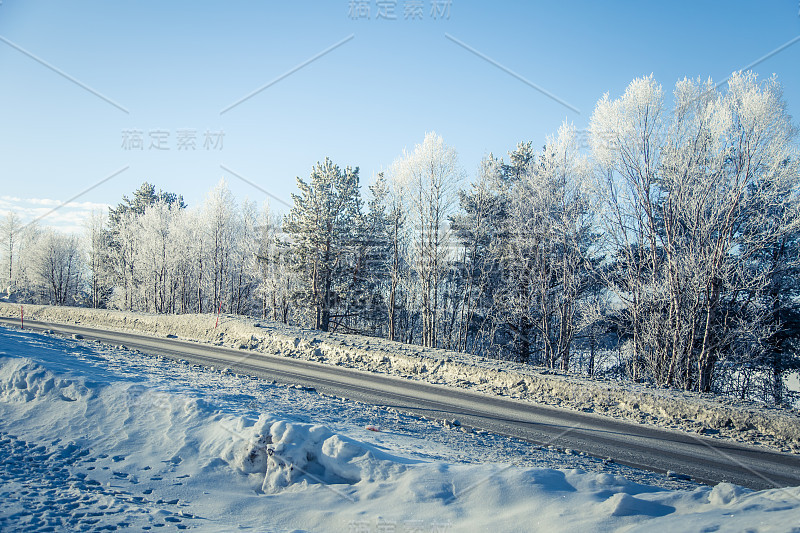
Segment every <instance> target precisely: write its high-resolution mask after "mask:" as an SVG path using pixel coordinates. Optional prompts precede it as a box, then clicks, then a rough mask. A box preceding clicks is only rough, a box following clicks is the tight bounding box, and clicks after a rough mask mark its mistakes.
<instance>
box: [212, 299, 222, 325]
mask: <svg viewBox="0 0 800 533" xmlns="http://www.w3.org/2000/svg"><path fill="white" fill-rule="evenodd" d="M221 312H222V302H221V301H220V302H219V307H218V308H217V323H216V324H214V329H217V326H219V314H220V313H221Z"/></svg>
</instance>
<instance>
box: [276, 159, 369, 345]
mask: <svg viewBox="0 0 800 533" xmlns="http://www.w3.org/2000/svg"><path fill="white" fill-rule="evenodd" d="M297 187H298V189H300V194H293V195H292V198H293V200H294V207H293V208H292V210H291V212H290V213H289V214H288V215H287V217H286V219H285V221H284V226H283V229H284V231H285V232H286V233H288V234H289V235H290V236H291V237H292V240H291V245H290V246H291V256H292V263H293V265H292V266H293V268H294V270H295V271H297V272H298V273H299V275H300V277H301V279H302V280H303V281H302V284H303V287H302V291H301V292H300V293H299V294H297V299H298V301H299V302H300V303H301V304H302V305H305V306H306V308H307V309H309V310H310V312H311V315H312V316H311V322H312V323H313V327H314V328H315V329H320V330H322V331H328V330H329V328H330V327H331V320H332V319H336V318H341V317H334V316H333V314H332V313H333V310H334V309H335V308H336V307H337V306H339V305H340V304H341V302H342V301H345V302H346V301H347V298H348V296H349V295H347V294H343V291H344V290H346V288H347V287H348V286H352V285H351V283H350V279H349V278H351V277H352V275H353V272H354V264H355V261H354V252H355V245H356V241H357V230H358V227H359V221H360V218H361V216H362V214H361V199H360V193H359V189H358V168H355V169H353V168H350V167H347V168H345V169H344V171H342V170H341V169H340V168H339V167H338V166H337V165H335V164H334V163H333V162H332V161H331V160H330V159H328V158H325V161H324V162H323V163H317V165H316V166H315V167H314V168H313V170H312V172H311V178H310V181H309V183H306V182H305V181H303V180H302V179H300V178H299V177H298V178H297Z"/></svg>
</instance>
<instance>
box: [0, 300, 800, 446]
mask: <svg viewBox="0 0 800 533" xmlns="http://www.w3.org/2000/svg"><path fill="white" fill-rule="evenodd" d="M25 314H26V317H29V318H30V319H32V320H39V321H44V322H53V323H73V324H82V325H86V326H95V327H108V328H113V329H117V330H123V331H133V332H138V333H147V334H150V335H155V336H177V337H180V338H183V339H187V340H194V341H198V342H207V343H213V344H217V345H225V346H229V347H233V348H238V349H247V350H255V351H259V352H263V353H267V354H274V355H281V356H287V357H296V358H301V359H306V360H312V361H317V362H322V363H326V364H333V365H339V366H346V367H351V368H356V369H359V370H367V371H372V372H382V373H386V374H392V375H396V376H402V377H407V378H411V379H418V380H424V381H429V382H432V383H439V384H446V385H450V386H457V387H463V388H469V389H473V390H476V391H480V392H484V393H488V394H496V395H501V396H508V397H511V398H515V399H521V400H527V401H532V402H537V403H541V404H546V405H552V406H557V407H563V408H568V409H574V410H582V411H589V412H594V413H597V414H602V415H606V416H611V417H615V418H622V419H627V420H632V421H636V422H640V423H649V424H655V425H659V426H662V427H668V428H673V429H681V430H684V431H691V432H698V433H701V434H706V435H708V436H713V437H721V438H729V439H733V440H736V441H741V442H747V443H749V444H761V445H766V446H770V447H773V448H775V449H778V450H781V451H784V452H794V453H800V414H798V413H797V412H796V411H791V410H785V409H775V408H769V407H766V406H763V405H759V404H755V403H753V402H744V401H737V400H735V399H732V398H727V397H725V398H720V397H713V396H708V395H698V394H696V393H689V392H680V391H673V390H664V389H654V388H651V387H646V386H642V385H637V384H633V383H616V382H611V381H602V380H590V379H585V378H581V377H578V376H571V375H563V374H558V373H554V372H552V371H547V370H544V369H541V368H537V367H531V366H528V365H521V364H516V363H511V362H507V361H497V360H492V359H485V358H479V357H474V356H471V355H468V354H461V353H456V352H448V351H445V350H438V349H430V348H422V347H419V346H412V345H406V344H402V343H397V342H390V341H386V340H382V339H376V338H369V337H359V336H354V335H343V334H334V333H323V332H319V331H313V330H305V329H302V328H296V327H289V326H285V325H283V324H278V323H274V322H269V321H259V322H255V321H253V320H252V319H247V318H242V317H234V316H223V317H222V318H221V319H220V323H219V326H218V327H216V328H215V323H216V316H215V315H153V314H147V313H132V312H122V311H109V310H97V309H81V308H72V307H52V306H34V305H26V306H25ZM0 316H6V317H19V307H17V306H15V305H10V304H4V303H0Z"/></svg>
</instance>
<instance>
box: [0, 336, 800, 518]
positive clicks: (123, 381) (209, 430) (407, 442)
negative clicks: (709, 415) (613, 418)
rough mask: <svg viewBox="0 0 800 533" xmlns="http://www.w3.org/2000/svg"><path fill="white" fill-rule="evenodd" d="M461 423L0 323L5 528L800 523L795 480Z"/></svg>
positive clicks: (0, 481) (0, 510) (0, 499)
mask: <svg viewBox="0 0 800 533" xmlns="http://www.w3.org/2000/svg"><path fill="white" fill-rule="evenodd" d="M367 426H372V427H373V430H369V429H367ZM374 429H378V430H379V431H374ZM462 430H463V428H459V427H458V426H456V425H454V424H452V423H451V424H449V427H447V428H446V427H443V426H442V425H441V424H438V423H435V422H433V421H425V420H422V419H420V418H415V417H411V416H407V415H402V414H400V413H397V412H396V411H392V410H391V409H386V408H377V407H374V406H366V405H362V404H358V403H354V402H347V401H343V400H341V399H338V398H333V397H328V396H323V395H320V394H318V393H316V392H313V391H308V390H302V389H297V388H292V387H286V386H281V385H278V384H274V383H270V382H265V381H264V380H259V379H251V378H248V377H245V376H237V375H233V374H231V373H223V372H219V371H211V370H209V369H204V368H200V367H197V366H192V365H189V364H182V363H179V362H173V361H168V360H163V359H160V358H156V357H151V356H146V355H142V354H138V353H135V352H131V351H129V350H124V349H119V348H113V347H108V346H104V345H101V344H97V343H91V342H87V341H83V340H77V339H64V338H59V337H55V336H49V335H42V334H36V333H32V332H24V331H22V332H21V331H18V330H16V331H15V330H10V329H6V328H0V454H1V455H0V456H2V457H3V461H2V464H1V465H0V530H3V531H5V530H10V531H13V530H25V531H61V530H74V531H99V530H109V531H110V530H115V529H132V530H161V529H164V530H177V529H192V530H198V531H221V530H222V531H231V530H239V529H242V530H254V531H365V532H366V531H485V530H490V529H491V530H495V531H520V530H524V531H529V530H543V531H545V530H546V531H576V530H578V531H579V530H586V531H610V530H623V531H640V530H645V529H647V530H648V531H653V530H670V531H700V530H706V531H711V530H716V531H741V530H746V529H751V530H753V531H792V530H795V531H796V530H797V525H798V524H800V488H788V489H774V490H769V491H762V492H752V491H749V490H747V489H744V488H741V487H737V486H734V485H730V484H725V483H722V484H719V485H717V486H716V487H713V488H712V487H705V486H698V485H694V484H692V483H688V482H679V481H675V480H670V479H668V478H664V477H659V476H657V475H655V474H648V473H645V472H641V471H635V470H632V469H625V468H623V467H619V466H618V465H613V464H611V465H604V464H603V463H602V462H601V461H597V460H594V459H592V458H587V457H582V456H580V455H577V456H576V455H567V454H562V453H557V452H552V451H549V450H542V449H539V448H537V447H534V446H531V445H528V444H525V443H521V442H519V441H514V440H513V439H505V438H502V437H497V436H491V435H487V434H476V433H467V432H464V431H462ZM537 465H538V466H537ZM541 465H546V466H541ZM633 479H636V480H635V481H634V480H633ZM669 486H679V487H683V488H680V489H669V488H666V487H669Z"/></svg>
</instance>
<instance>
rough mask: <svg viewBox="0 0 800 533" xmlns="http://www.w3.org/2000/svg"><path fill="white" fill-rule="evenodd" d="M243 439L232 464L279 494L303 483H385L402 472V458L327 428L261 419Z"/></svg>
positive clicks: (267, 490)
mask: <svg viewBox="0 0 800 533" xmlns="http://www.w3.org/2000/svg"><path fill="white" fill-rule="evenodd" d="M242 436H243V439H242V440H243V441H244V442H243V445H242V446H239V447H238V449H236V450H235V452H234V454H233V457H232V458H230V459H229V464H231V466H233V467H234V468H236V469H238V470H239V471H241V472H243V473H245V474H248V475H253V476H254V477H255V478H256V479H259V480H263V481H261V486H260V490H261V491H262V492H264V493H266V494H275V493H278V492H280V491H282V490H283V489H285V488H287V487H289V486H291V485H294V484H297V483H300V484H301V485H308V484H314V483H322V484H325V485H337V484H348V485H355V484H357V483H361V482H367V483H371V482H375V481H384V480H387V479H390V478H393V477H395V476H397V475H399V474H401V473H402V472H403V471H404V470H405V469H406V465H405V464H402V462H403V461H404V460H403V459H400V458H397V457H393V456H390V455H388V454H385V453H383V452H381V451H379V450H376V449H375V448H373V447H371V446H369V445H367V444H364V443H361V442H357V441H355V440H353V439H350V438H348V437H345V436H342V435H338V434H335V433H333V432H331V431H330V430H329V429H328V428H326V427H325V426H321V425H317V424H304V423H295V422H288V421H285V420H273V419H271V418H269V417H267V416H262V417H261V418H259V420H258V422H257V423H256V424H254V426H253V428H252V429H251V430H250V431H249V436H247V437H244V433H242Z"/></svg>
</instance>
